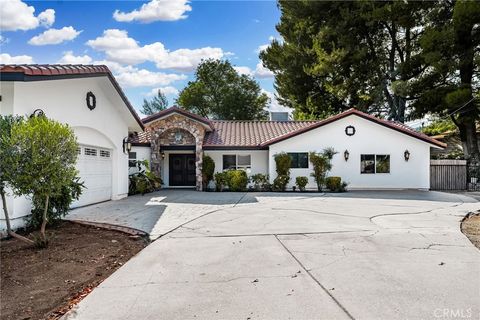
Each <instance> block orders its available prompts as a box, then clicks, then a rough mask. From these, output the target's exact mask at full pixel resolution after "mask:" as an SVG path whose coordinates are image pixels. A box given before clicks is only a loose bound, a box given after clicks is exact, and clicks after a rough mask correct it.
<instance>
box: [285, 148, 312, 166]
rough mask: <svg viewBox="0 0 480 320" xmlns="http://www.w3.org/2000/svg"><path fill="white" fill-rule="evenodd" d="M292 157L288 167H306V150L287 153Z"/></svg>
mask: <svg viewBox="0 0 480 320" xmlns="http://www.w3.org/2000/svg"><path fill="white" fill-rule="evenodd" d="M288 155H289V156H290V158H291V159H292V164H291V166H290V168H293V169H297V168H308V153H306V152H296V153H289V154H288Z"/></svg>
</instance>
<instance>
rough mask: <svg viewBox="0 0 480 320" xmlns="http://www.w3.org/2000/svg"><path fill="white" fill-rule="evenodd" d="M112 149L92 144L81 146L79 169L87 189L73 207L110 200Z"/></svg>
mask: <svg viewBox="0 0 480 320" xmlns="http://www.w3.org/2000/svg"><path fill="white" fill-rule="evenodd" d="M111 154H112V153H111V151H109V150H105V149H101V148H98V147H92V146H81V149H80V154H79V156H78V159H77V165H76V167H77V170H78V171H79V176H80V181H83V182H84V185H85V189H83V192H82V195H81V196H80V199H79V200H78V201H75V202H74V203H73V204H72V208H75V207H80V206H85V205H88V204H92V203H97V202H101V201H106V200H110V199H111V197H112V158H111Z"/></svg>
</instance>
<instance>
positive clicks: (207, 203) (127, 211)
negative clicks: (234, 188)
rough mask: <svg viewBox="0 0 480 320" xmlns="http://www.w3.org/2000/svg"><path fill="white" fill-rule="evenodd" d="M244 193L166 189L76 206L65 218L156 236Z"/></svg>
mask: <svg viewBox="0 0 480 320" xmlns="http://www.w3.org/2000/svg"><path fill="white" fill-rule="evenodd" d="M244 196H245V193H233V192H222V193H201V192H194V191H192V190H184V189H177V190H168V189H166V190H161V191H158V192H153V193H149V194H146V195H143V196H142V195H136V196H131V197H128V198H125V199H122V200H118V201H107V202H103V203H99V204H95V205H91V206H86V207H83V208H78V209H74V210H72V211H71V212H70V213H69V214H68V215H67V217H66V219H68V220H80V221H89V222H100V223H108V224H113V225H118V226H124V227H129V228H134V229H138V230H140V231H143V232H146V233H148V234H149V235H150V238H151V239H152V240H154V239H156V238H158V237H160V236H162V235H163V234H165V233H167V232H169V231H171V230H172V229H175V228H177V227H178V226H180V225H182V224H183V223H186V222H188V221H191V220H192V219H195V218H198V217H200V216H202V215H204V214H207V213H211V212H214V211H216V210H220V209H224V208H228V207H233V206H235V205H236V204H237V203H238V202H239V201H240V200H242V198H244Z"/></svg>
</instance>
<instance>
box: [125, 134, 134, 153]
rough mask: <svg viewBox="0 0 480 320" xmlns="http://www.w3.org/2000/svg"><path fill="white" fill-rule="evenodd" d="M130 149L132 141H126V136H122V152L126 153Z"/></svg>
mask: <svg viewBox="0 0 480 320" xmlns="http://www.w3.org/2000/svg"><path fill="white" fill-rule="evenodd" d="M130 150H132V143H131V142H130V141H128V137H125V138H123V153H125V154H127V153H129V152H130ZM125 151H126V152H125Z"/></svg>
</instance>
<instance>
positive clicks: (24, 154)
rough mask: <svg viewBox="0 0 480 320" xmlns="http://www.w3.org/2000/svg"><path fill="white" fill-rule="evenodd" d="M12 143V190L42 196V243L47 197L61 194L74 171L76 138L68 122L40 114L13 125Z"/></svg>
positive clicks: (37, 196)
mask: <svg viewBox="0 0 480 320" xmlns="http://www.w3.org/2000/svg"><path fill="white" fill-rule="evenodd" d="M11 143H12V145H13V146H14V148H13V150H12V151H13V152H12V154H11V157H12V159H13V162H14V165H15V167H16V168H17V169H16V172H15V175H14V178H13V179H12V184H13V186H14V189H15V193H17V194H19V195H34V197H36V198H37V199H43V203H44V205H43V209H44V210H43V216H42V224H41V227H40V240H41V243H40V244H41V245H43V246H45V245H47V243H48V242H47V238H46V235H45V228H46V226H47V221H48V217H47V212H48V206H49V200H50V197H51V196H56V195H60V194H61V192H62V188H63V187H64V186H66V185H68V184H70V183H71V182H72V180H74V179H75V176H76V174H77V170H76V169H75V162H76V160H77V147H78V144H77V141H76V137H75V134H74V133H73V130H72V129H71V128H70V127H69V126H68V125H65V124H61V123H59V122H57V121H54V120H50V119H48V118H46V117H44V116H40V117H32V118H30V119H28V120H27V121H25V122H22V123H19V124H16V125H14V126H13V127H12V134H11Z"/></svg>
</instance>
